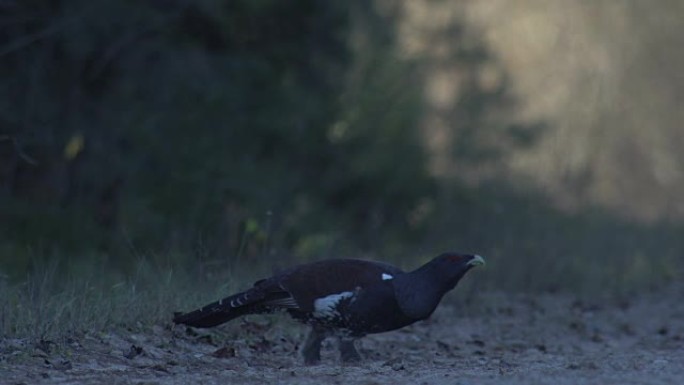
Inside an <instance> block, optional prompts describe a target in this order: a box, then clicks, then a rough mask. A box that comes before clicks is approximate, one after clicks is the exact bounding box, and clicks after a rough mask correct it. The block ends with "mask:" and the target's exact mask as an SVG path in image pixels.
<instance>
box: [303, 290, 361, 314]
mask: <svg viewBox="0 0 684 385" xmlns="http://www.w3.org/2000/svg"><path fill="white" fill-rule="evenodd" d="M353 295H354V293H352V292H351V291H343V292H342V293H338V294H330V295H329V296H327V297H323V298H319V299H317V300H315V301H314V312H313V315H314V317H316V318H335V317H337V316H339V315H340V313H339V312H338V311H337V305H338V304H339V303H340V301H342V300H343V299H346V298H350V297H352V296H353Z"/></svg>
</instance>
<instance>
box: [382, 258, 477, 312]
mask: <svg viewBox="0 0 684 385" xmlns="http://www.w3.org/2000/svg"><path fill="white" fill-rule="evenodd" d="M484 264H485V261H484V259H483V258H482V257H481V256H479V255H473V254H462V253H455V252H447V253H443V254H441V255H439V256H437V257H436V258H434V259H433V260H431V261H430V262H428V263H426V264H425V265H423V266H421V267H419V268H418V269H416V270H414V271H411V272H409V273H406V274H404V275H401V276H399V277H397V278H396V279H395V280H394V282H393V284H394V291H395V293H396V298H397V302H398V304H399V307H400V308H401V309H402V311H403V312H404V314H406V315H407V316H409V317H411V318H415V319H425V318H427V317H429V316H430V315H431V314H432V312H433V311H434V310H435V308H436V307H437V305H438V304H439V301H440V300H441V299H442V297H443V296H444V294H446V293H447V292H448V291H450V290H452V289H453V288H455V287H456V284H458V281H460V280H461V278H463V276H464V275H465V274H466V273H467V272H468V271H469V270H470V269H472V268H473V267H475V266H480V265H484Z"/></svg>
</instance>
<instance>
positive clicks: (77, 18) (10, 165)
mask: <svg viewBox="0 0 684 385" xmlns="http://www.w3.org/2000/svg"><path fill="white" fill-rule="evenodd" d="M352 13H355V14H356V15H362V16H363V15H365V16H363V17H368V18H372V19H374V20H375V22H382V20H381V17H380V16H378V15H376V14H374V10H373V8H372V7H371V6H370V5H368V4H366V3H365V2H361V1H357V2H349V3H344V4H342V3H330V2H325V1H320V0H306V1H302V2H297V3H285V2H280V1H253V0H249V1H213V0H205V1H197V2H186V1H173V0H169V1H161V0H158V1H145V2H131V1H100V2H96V3H93V2H90V1H79V0H58V1H47V0H44V1H34V2H30V4H29V3H13V4H12V5H9V6H8V8H7V9H6V10H5V12H4V17H3V22H2V26H1V27H0V28H1V29H0V36H2V41H5V42H7V43H5V44H3V45H2V46H1V47H0V55H2V60H1V61H0V71H1V72H2V73H3V74H4V76H3V78H4V79H5V80H4V81H3V83H2V85H0V94H2V95H3V97H2V98H0V99H2V101H1V102H0V125H1V127H2V134H3V139H4V140H3V141H2V142H0V162H1V163H2V167H1V169H0V183H2V192H1V193H0V194H2V195H1V196H0V197H1V198H2V200H1V203H0V204H1V205H2V207H1V209H2V213H4V214H3V217H4V218H3V220H2V222H1V225H0V230H1V231H0V237H2V238H0V242H2V243H3V244H4V250H3V254H4V255H3V259H4V260H5V261H6V262H7V261H8V260H9V263H10V264H16V265H22V266H26V265H27V262H26V261H25V260H26V259H27V254H43V255H49V254H51V253H53V252H57V251H67V252H69V253H72V254H85V255H87V254H88V251H90V250H93V249H99V250H100V251H104V252H106V253H111V254H112V255H114V259H115V260H120V259H122V258H123V259H124V261H123V262H122V263H123V264H126V261H125V260H126V258H125V255H129V254H130V251H131V250H134V251H135V252H144V253H148V252H153V253H162V254H163V253H169V252H170V251H174V250H175V251H179V250H180V251H186V252H188V254H191V255H192V254H194V253H193V250H194V251H197V249H198V248H201V252H202V253H203V254H204V256H205V257H210V258H213V257H217V256H222V258H225V257H228V258H230V257H234V256H237V255H241V256H250V255H252V256H253V255H257V254H262V253H268V252H272V251H273V250H276V249H277V250H278V251H279V252H288V251H294V252H296V253H298V254H300V255H301V254H304V256H305V257H306V255H311V254H320V253H321V252H326V251H327V252H333V253H343V252H345V251H346V252H348V251H350V250H364V249H365V250H368V249H370V248H373V247H377V246H378V245H380V244H382V243H383V242H392V239H394V240H395V241H396V240H398V239H403V238H404V237H409V238H410V237H416V236H417V235H418V234H419V233H420V229H421V224H420V223H418V222H416V221H409V220H408V219H407V218H408V217H409V216H410V213H411V211H412V210H414V209H415V208H416V207H417V206H418V205H419V203H420V201H421V199H424V198H425V197H426V196H429V194H431V193H432V182H431V179H430V177H429V176H427V174H426V172H425V170H424V169H425V167H424V163H425V162H424V159H423V158H424V155H423V153H422V149H421V146H420V141H419V140H418V138H417V133H416V131H415V130H414V127H415V122H416V119H417V117H418V116H419V111H420V95H419V93H417V92H415V86H416V84H415V82H413V81H412V77H411V76H408V77H407V76H406V75H407V72H408V71H410V70H411V63H404V62H402V61H401V60H396V59H394V58H392V56H393V55H395V56H396V54H395V52H394V45H393V42H392V40H391V35H389V34H384V35H377V36H375V35H368V36H366V39H365V41H366V43H365V44H366V46H364V47H363V52H362V54H363V55H362V54H361V52H359V51H361V50H359V49H356V50H355V48H354V46H353V44H352V42H351V41H350V40H351V37H350V28H351V24H350V15H351V14H352ZM352 77H353V79H352ZM10 250H11V251H10ZM22 250H24V251H22Z"/></svg>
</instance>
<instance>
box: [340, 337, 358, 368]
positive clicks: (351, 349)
mask: <svg viewBox="0 0 684 385" xmlns="http://www.w3.org/2000/svg"><path fill="white" fill-rule="evenodd" d="M355 341H356V340H354V339H352V338H340V340H339V349H340V358H341V359H342V362H345V363H352V362H359V361H361V354H359V352H358V351H357V350H356V346H354V342H355Z"/></svg>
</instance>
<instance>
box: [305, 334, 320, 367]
mask: <svg viewBox="0 0 684 385" xmlns="http://www.w3.org/2000/svg"><path fill="white" fill-rule="evenodd" d="M324 339H325V334H324V333H322V332H320V331H319V330H316V328H311V331H310V332H309V335H308V336H307V337H306V340H304V346H302V350H301V353H302V357H304V363H305V364H306V365H315V364H317V363H319V362H320V361H321V343H322V342H323V340H324Z"/></svg>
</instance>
